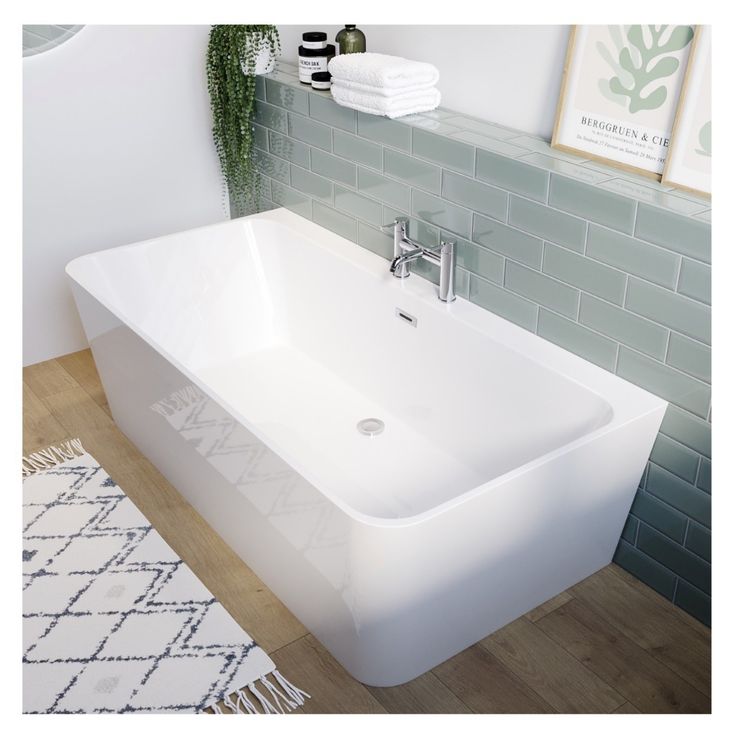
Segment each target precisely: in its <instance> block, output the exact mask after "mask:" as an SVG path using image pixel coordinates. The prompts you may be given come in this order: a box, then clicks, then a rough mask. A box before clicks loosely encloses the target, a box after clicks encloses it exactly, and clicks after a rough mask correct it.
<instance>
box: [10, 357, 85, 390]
mask: <svg viewBox="0 0 735 736" xmlns="http://www.w3.org/2000/svg"><path fill="white" fill-rule="evenodd" d="M23 380H24V381H25V382H26V383H27V384H28V386H29V387H30V389H31V391H33V393H34V394H36V396H38V398H39V399H43V398H45V397H46V396H49V395H50V394H55V393H58V392H59V391H66V390H68V389H73V388H79V384H78V383H77V382H76V381H75V380H74V379H73V378H72V377H71V376H70V375H69V374H68V373H67V372H66V371H65V370H64V369H63V368H62V367H61V366H60V365H59V364H58V363H57V362H56V361H55V360H46V361H44V362H43V363H36V364H35V365H29V366H26V367H25V368H24V369H23Z"/></svg>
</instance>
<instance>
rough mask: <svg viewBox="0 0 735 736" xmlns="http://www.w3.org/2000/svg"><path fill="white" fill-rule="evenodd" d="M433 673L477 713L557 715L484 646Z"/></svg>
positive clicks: (439, 667)
mask: <svg viewBox="0 0 735 736" xmlns="http://www.w3.org/2000/svg"><path fill="white" fill-rule="evenodd" d="M432 672H434V673H435V674H436V676H437V677H438V678H439V679H440V680H441V681H442V682H443V683H444V684H445V685H446V686H447V687H448V688H449V689H450V690H451V691H452V692H454V693H455V694H456V695H457V697H459V698H460V699H461V700H462V701H463V702H464V703H465V704H466V705H467V706H469V707H470V708H471V709H472V711H474V712H475V713H553V712H554V709H553V708H552V707H551V705H549V703H547V702H546V701H545V700H544V699H543V698H542V697H541V696H540V695H539V694H538V693H537V692H536V691H535V690H533V689H531V688H530V687H529V686H528V685H526V684H525V683H524V682H523V681H522V680H521V679H520V678H518V677H517V676H516V675H514V674H513V673H512V672H511V671H510V670H509V669H508V668H507V667H506V666H505V665H503V664H502V663H501V662H500V661H499V660H498V659H496V658H495V657H494V656H493V655H492V654H490V652H488V651H487V650H486V649H485V648H483V647H481V646H477V645H475V646H473V647H470V648H469V649H465V650H464V651H463V652H460V653H459V654H457V655H456V656H454V657H452V658H451V659H449V660H447V661H446V662H442V664H440V665H438V666H437V667H435V668H434V669H433V670H432ZM391 712H393V711H391Z"/></svg>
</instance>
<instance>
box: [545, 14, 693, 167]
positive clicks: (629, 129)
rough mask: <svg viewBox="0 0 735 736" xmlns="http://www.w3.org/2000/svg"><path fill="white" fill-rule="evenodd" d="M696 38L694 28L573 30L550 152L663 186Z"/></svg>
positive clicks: (608, 27) (595, 28) (653, 27)
mask: <svg viewBox="0 0 735 736" xmlns="http://www.w3.org/2000/svg"><path fill="white" fill-rule="evenodd" d="M693 36H694V28H693V27H692V26H572V29H571V33H570V36H569V43H568V45H567V53H566V58H565V62H564V70H563V74H562V81H561V90H560V94H559V101H558V104H557V108H556V118H555V121H554V132H553V135H552V139H551V146H552V148H557V149H559V150H562V151H566V152H568V153H574V154H576V155H578V156H581V157H583V158H586V159H589V160H592V161H599V162H602V163H605V164H608V165H610V166H614V167H616V168H619V169H622V170H624V171H628V172H631V173H634V174H639V175H642V176H644V177H648V178H651V179H655V180H656V181H660V180H661V174H662V172H663V169H664V164H665V160H666V152H667V146H668V143H669V139H670V137H671V130H672V128H673V123H674V117H675V114H676V107H677V103H678V99H679V92H680V89H681V85H682V82H683V78H684V73H685V70H686V68H687V61H688V57H689V52H690V47H691V41H692V38H693ZM610 75H612V76H610Z"/></svg>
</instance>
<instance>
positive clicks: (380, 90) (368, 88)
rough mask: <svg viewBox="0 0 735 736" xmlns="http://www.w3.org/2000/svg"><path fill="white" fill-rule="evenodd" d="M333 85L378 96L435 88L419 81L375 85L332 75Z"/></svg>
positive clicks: (395, 95)
mask: <svg viewBox="0 0 735 736" xmlns="http://www.w3.org/2000/svg"><path fill="white" fill-rule="evenodd" d="M332 85H334V86H338V87H341V88H343V89H351V90H353V91H355V92H362V93H363V94H367V95H376V96H378V97H397V96H398V95H405V94H408V93H410V92H425V91H427V90H430V89H434V85H433V84H426V83H425V82H419V83H418V84H410V85H406V86H405V87H374V86H373V85H372V84H361V83H360V82H351V81H349V80H346V79H338V78H335V77H332Z"/></svg>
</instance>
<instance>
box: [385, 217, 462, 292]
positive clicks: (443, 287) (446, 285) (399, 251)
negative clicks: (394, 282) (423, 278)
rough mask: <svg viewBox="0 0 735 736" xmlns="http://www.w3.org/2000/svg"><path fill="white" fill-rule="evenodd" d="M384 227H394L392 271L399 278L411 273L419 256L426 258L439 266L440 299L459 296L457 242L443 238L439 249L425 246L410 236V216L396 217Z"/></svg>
mask: <svg viewBox="0 0 735 736" xmlns="http://www.w3.org/2000/svg"><path fill="white" fill-rule="evenodd" d="M383 227H384V229H389V228H393V261H392V262H391V264H390V272H391V273H392V274H393V275H394V276H395V277H396V278H397V279H405V278H408V277H409V276H410V275H411V263H413V262H414V261H417V260H418V259H419V258H425V259H426V260H427V261H429V262H430V263H433V264H434V265H436V266H439V299H440V300H441V301H443V302H453V301H454V300H455V299H456V298H457V296H456V294H455V293H454V270H455V266H456V265H457V253H456V244H455V243H453V242H451V241H448V240H442V243H441V246H440V248H439V249H438V250H432V249H431V248H424V247H423V246H422V245H420V244H419V243H417V242H415V241H413V240H411V238H409V237H408V218H406V217H396V219H395V220H394V221H393V222H392V223H390V224H389V225H384V226H383Z"/></svg>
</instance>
